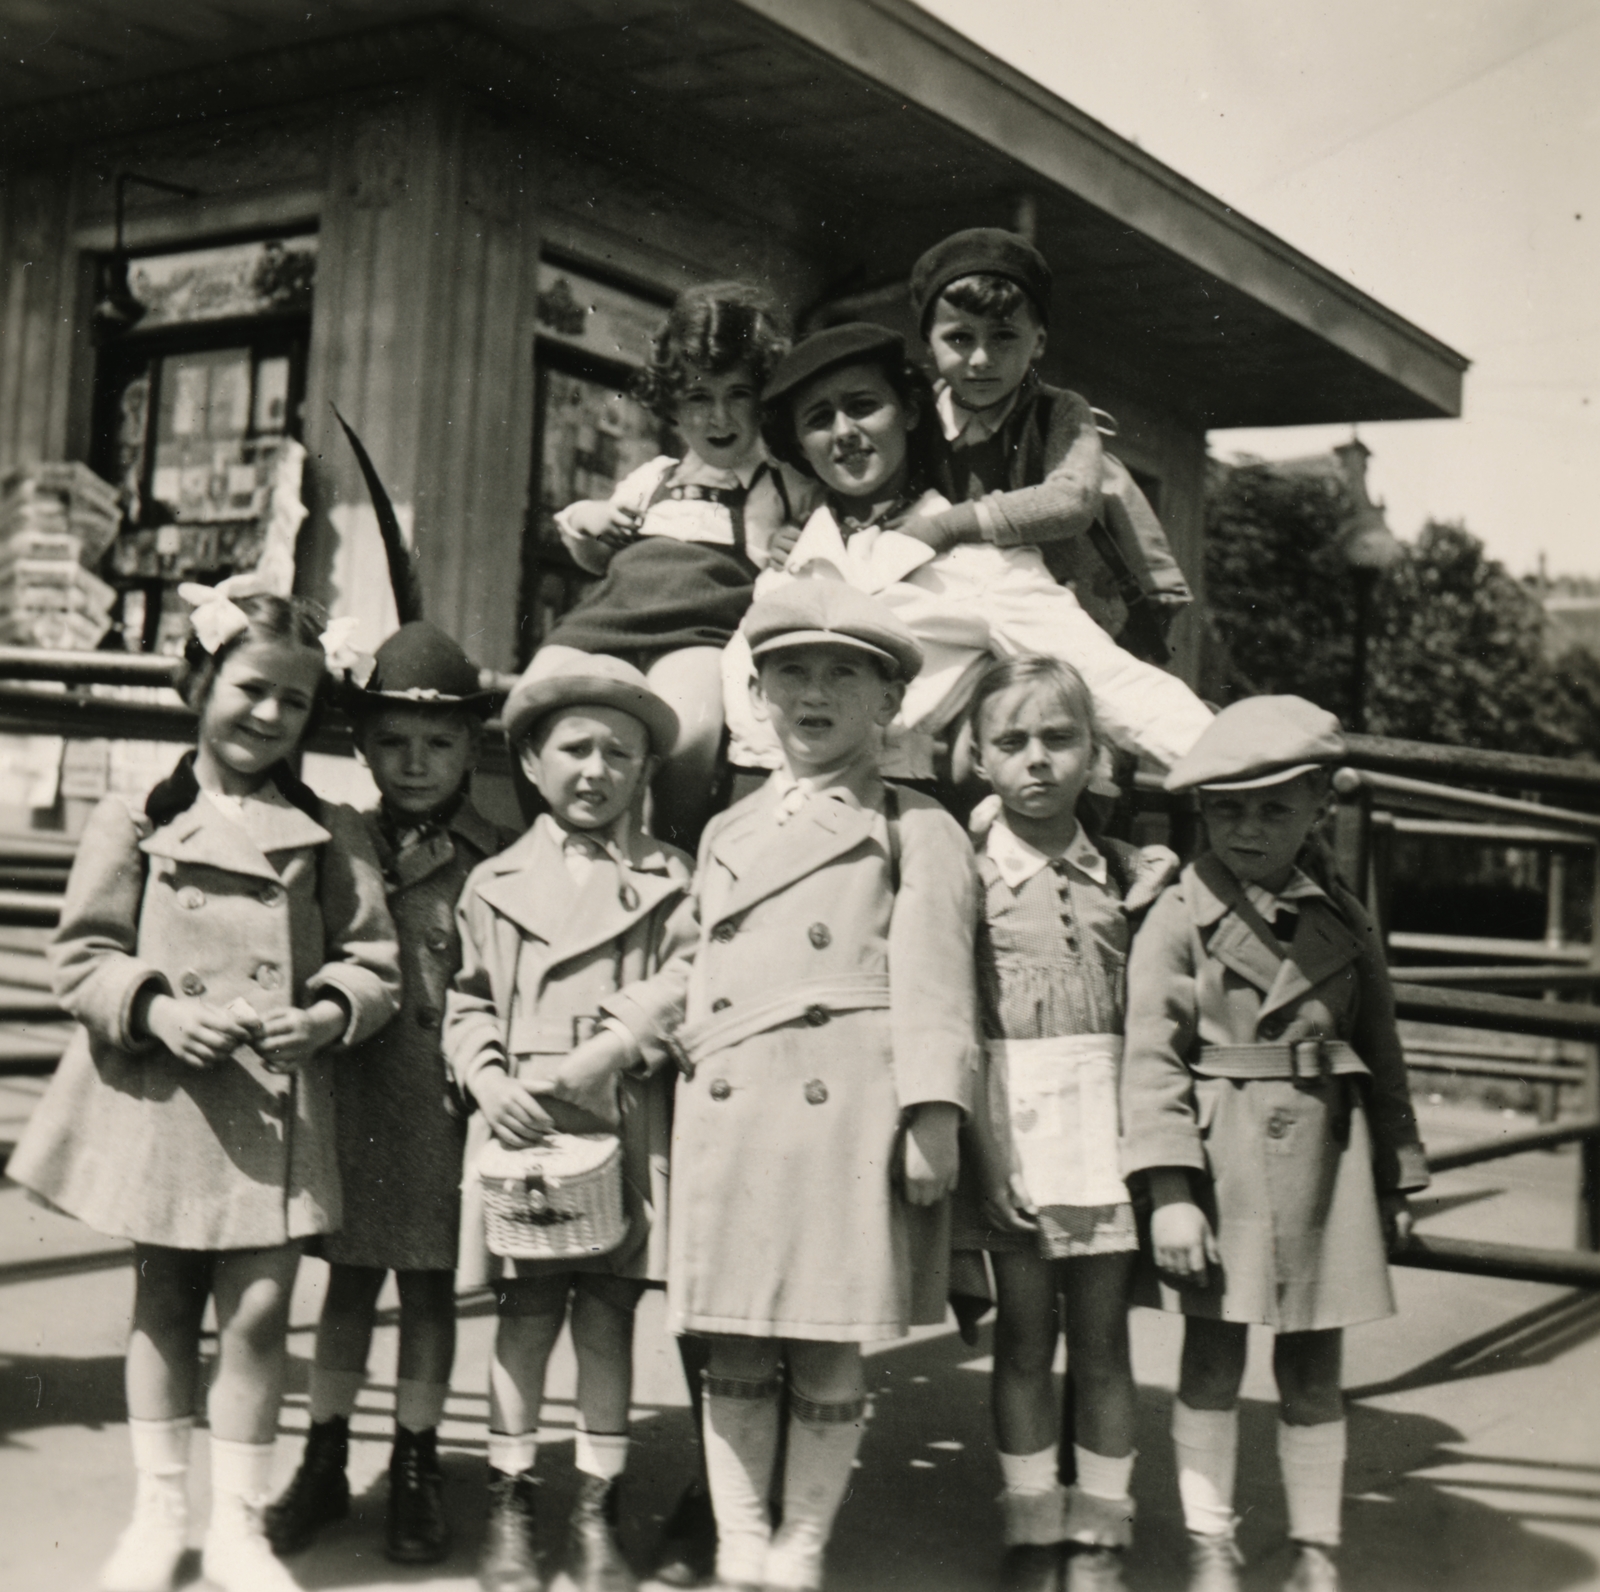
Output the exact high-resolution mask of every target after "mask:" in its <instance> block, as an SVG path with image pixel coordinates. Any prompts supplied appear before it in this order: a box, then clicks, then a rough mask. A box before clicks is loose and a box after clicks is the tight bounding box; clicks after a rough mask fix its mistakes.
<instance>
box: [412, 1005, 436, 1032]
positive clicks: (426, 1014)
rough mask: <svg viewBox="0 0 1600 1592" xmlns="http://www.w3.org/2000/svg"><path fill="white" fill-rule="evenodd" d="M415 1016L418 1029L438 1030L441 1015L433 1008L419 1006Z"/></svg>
mask: <svg viewBox="0 0 1600 1592" xmlns="http://www.w3.org/2000/svg"><path fill="white" fill-rule="evenodd" d="M415 1015H416V1020H417V1027H418V1028H437V1027H438V1026H439V1014H438V1012H436V1011H435V1010H434V1009H433V1007H431V1006H419V1007H418V1008H417V1010H416V1014H415Z"/></svg>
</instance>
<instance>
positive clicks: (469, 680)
mask: <svg viewBox="0 0 1600 1592" xmlns="http://www.w3.org/2000/svg"><path fill="white" fill-rule="evenodd" d="M496 694H497V693H495V692H493V691H485V690H483V689H481V687H480V685H479V680H478V666H477V665H476V664H475V663H474V662H473V661H472V660H471V659H470V658H469V657H468V656H467V655H466V653H465V652H464V651H462V649H461V644H460V642H458V641H457V640H456V639H455V637H454V636H452V635H449V634H448V633H447V632H445V631H443V630H441V629H440V628H439V627H438V626H437V625H435V624H430V623H429V622H428V621H427V620H426V619H414V620H412V621H411V623H409V624H405V625H402V626H401V627H400V628H399V629H398V630H396V631H395V632H394V634H393V635H391V636H390V637H389V638H388V640H387V641H385V642H384V644H383V645H382V646H381V647H379V648H378V650H377V652H376V653H375V654H374V656H373V659H372V673H371V674H370V675H369V676H368V677H367V683H366V685H365V686H363V687H362V689H361V691H360V692H359V693H358V695H357V698H356V703H357V706H358V708H365V709H371V708H375V707H380V706H382V705H383V704H385V703H393V704H395V705H397V706H398V705H403V706H414V707H436V708H454V707H459V708H466V709H468V710H469V711H471V712H473V713H478V714H486V713H488V711H489V709H490V707H491V705H492V704H493V702H494V698H495V696H496Z"/></svg>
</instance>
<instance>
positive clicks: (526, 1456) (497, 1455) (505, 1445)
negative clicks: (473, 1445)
mask: <svg viewBox="0 0 1600 1592" xmlns="http://www.w3.org/2000/svg"><path fill="white" fill-rule="evenodd" d="M538 1453H539V1434H538V1433H537V1432H490V1433H489V1468H490V1469H491V1470H497V1471H499V1472H500V1473H501V1475H503V1476H520V1475H521V1474H522V1473H523V1471H525V1470H532V1469H533V1462H534V1460H535V1459H536V1458H537V1457H538Z"/></svg>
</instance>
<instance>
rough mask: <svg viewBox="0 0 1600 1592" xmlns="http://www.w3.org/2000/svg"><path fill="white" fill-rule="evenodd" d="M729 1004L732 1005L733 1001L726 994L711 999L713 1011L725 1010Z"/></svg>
mask: <svg viewBox="0 0 1600 1592" xmlns="http://www.w3.org/2000/svg"><path fill="white" fill-rule="evenodd" d="M731 1005H733V1002H732V1001H731V1000H729V999H728V997H727V996H726V995H719V996H717V998H716V999H715V1000H714V1001H712V1003H711V1009H712V1011H714V1012H725V1011H727V1009H728V1008H729V1007H730V1006H731Z"/></svg>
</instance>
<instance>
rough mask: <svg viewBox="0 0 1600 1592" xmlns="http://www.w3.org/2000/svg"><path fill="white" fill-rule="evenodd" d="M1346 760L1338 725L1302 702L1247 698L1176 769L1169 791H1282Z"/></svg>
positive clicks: (1168, 779) (1223, 715) (1224, 714)
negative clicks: (1312, 772) (1311, 772)
mask: <svg viewBox="0 0 1600 1592" xmlns="http://www.w3.org/2000/svg"><path fill="white" fill-rule="evenodd" d="M1347 755H1348V748H1347V747H1346V746H1345V740H1344V736H1343V734H1342V733H1341V732H1340V729H1339V721H1338V719H1337V718H1335V717H1334V715H1333V714H1331V713H1329V712H1328V710H1327V709H1326V708H1319V707H1318V706H1317V705H1316V703H1314V702H1307V701H1306V699H1305V698H1304V697H1298V696H1257V697H1246V698H1245V699H1244V700H1243V701H1242V702H1234V703H1232V704H1231V705H1230V706H1228V707H1225V708H1224V709H1223V710H1222V711H1221V712H1220V713H1219V714H1218V715H1217V716H1216V717H1215V718H1214V719H1213V720H1212V721H1211V723H1210V724H1208V725H1207V726H1206V728H1205V730H1204V731H1202V733H1201V735H1200V737H1199V739H1198V740H1197V741H1196V742H1195V743H1194V745H1193V746H1191V747H1190V748H1189V750H1188V751H1187V752H1185V753H1184V755H1183V756H1182V757H1180V758H1179V759H1178V761H1177V762H1176V763H1174V764H1173V765H1172V768H1171V770H1170V771H1169V772H1168V774H1167V777H1166V780H1165V782H1164V783H1165V785H1166V788H1167V789H1168V790H1171V791H1179V790H1218V789H1232V790H1249V789H1252V788H1254V787H1257V786H1263V785H1278V784H1281V783H1283V782H1284V781H1286V780H1290V779H1294V778H1296V777H1297V776H1299V775H1300V774H1303V773H1306V772H1307V771H1308V770H1310V769H1313V768H1326V767H1327V766H1328V765H1330V764H1333V763H1341V762H1343V761H1344V759H1345V757H1346V756H1347Z"/></svg>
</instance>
